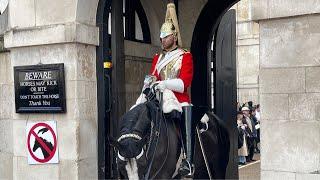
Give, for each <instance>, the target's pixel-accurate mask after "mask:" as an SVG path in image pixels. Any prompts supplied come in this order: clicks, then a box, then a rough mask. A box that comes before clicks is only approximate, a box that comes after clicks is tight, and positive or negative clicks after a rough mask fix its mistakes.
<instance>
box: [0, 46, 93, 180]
mask: <svg viewBox="0 0 320 180" xmlns="http://www.w3.org/2000/svg"><path fill="white" fill-rule="evenodd" d="M88 54H90V55H88ZM95 61H96V59H95V47H94V46H86V45H81V44H61V45H47V46H32V47H23V48H14V49H11V52H10V61H8V60H7V61H3V62H2V63H4V62H7V64H5V65H6V66H7V67H8V68H5V69H4V68H1V71H6V72H2V73H3V74H1V83H3V82H4V84H1V91H0V92H1V97H2V99H1V110H2V112H1V119H3V120H1V122H2V124H1V125H0V127H1V130H2V129H4V130H5V131H4V132H5V134H4V135H2V136H1V139H4V141H1V142H4V143H7V145H8V146H5V145H3V146H0V147H5V148H12V151H11V153H12V157H11V158H10V154H8V155H7V156H2V157H1V161H2V159H3V158H4V159H7V158H9V159H11V160H13V164H14V166H13V167H12V165H11V167H12V169H11V170H10V166H8V167H6V168H0V169H1V170H4V171H7V173H10V172H12V173H11V176H12V174H13V178H14V179H25V178H26V179H34V178H35V179H37V177H38V176H39V175H41V177H42V178H47V179H58V178H62V179H63V178H67V179H70V178H74V179H81V178H85V179H86V178H96V176H97V173H93V172H97V153H96V150H97V144H96V138H97V118H96V116H97V112H96V101H97V96H96V73H95ZM40 62H41V63H43V64H51V63H64V66H65V81H66V82H65V86H66V104H67V112H66V113H64V114H48V113H46V114H17V113H15V104H14V87H13V81H12V79H13V71H12V69H13V67H14V66H24V65H36V64H38V63H40ZM8 63H9V64H8ZM1 65H3V64H1ZM1 67H2V66H1ZM5 80H6V81H7V82H6V81H5ZM47 120H54V121H56V122H57V133H58V150H59V151H58V153H59V164H50V165H49V164H48V165H28V162H27V148H26V147H27V146H26V134H25V133H26V131H25V128H26V124H27V123H28V122H36V121H47ZM8 127H9V128H10V127H11V131H10V129H7V128H8ZM1 132H3V131H1ZM10 133H11V135H10V136H9V134H10ZM4 152H6V151H4ZM9 152H10V151H9ZM0 174H1V175H2V173H0Z"/></svg>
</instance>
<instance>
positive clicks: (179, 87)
mask: <svg viewBox="0 0 320 180" xmlns="http://www.w3.org/2000/svg"><path fill="white" fill-rule="evenodd" d="M164 83H165V85H166V88H167V89H170V90H171V91H175V92H179V93H183V92H184V83H183V81H182V80H181V79H168V80H165V81H164Z"/></svg>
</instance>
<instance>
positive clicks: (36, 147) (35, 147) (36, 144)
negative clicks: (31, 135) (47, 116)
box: [32, 139, 40, 152]
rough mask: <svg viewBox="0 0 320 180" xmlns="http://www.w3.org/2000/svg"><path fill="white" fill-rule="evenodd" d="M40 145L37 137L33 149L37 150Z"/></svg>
mask: <svg viewBox="0 0 320 180" xmlns="http://www.w3.org/2000/svg"><path fill="white" fill-rule="evenodd" d="M39 147H40V143H39V142H38V140H37V139H35V141H34V145H33V148H32V151H33V152H35V151H36V150H37V149H38V148H39Z"/></svg>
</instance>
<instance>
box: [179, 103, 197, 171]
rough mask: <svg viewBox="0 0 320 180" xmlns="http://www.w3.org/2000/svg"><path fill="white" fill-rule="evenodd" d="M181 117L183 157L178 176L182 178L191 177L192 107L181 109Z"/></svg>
mask: <svg viewBox="0 0 320 180" xmlns="http://www.w3.org/2000/svg"><path fill="white" fill-rule="evenodd" d="M182 110H183V116H182V117H181V123H180V128H181V134H182V141H183V142H182V143H183V148H184V157H183V159H182V162H181V165H180V168H179V174H180V175H181V176H182V177H193V173H194V165H193V152H194V135H195V133H194V132H195V127H194V124H195V123H193V121H192V106H184V107H182Z"/></svg>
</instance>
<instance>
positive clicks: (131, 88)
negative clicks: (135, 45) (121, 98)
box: [125, 56, 152, 111]
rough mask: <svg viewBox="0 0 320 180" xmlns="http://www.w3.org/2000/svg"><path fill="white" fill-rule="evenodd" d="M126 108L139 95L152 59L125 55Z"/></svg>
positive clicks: (127, 108) (133, 102)
mask: <svg viewBox="0 0 320 180" xmlns="http://www.w3.org/2000/svg"><path fill="white" fill-rule="evenodd" d="M125 58H126V62H125V64H126V74H125V80H126V110H127V111H128V110H129V109H130V107H131V106H132V105H134V104H135V103H136V100H137V98H138V97H139V95H140V93H141V90H142V87H143V80H144V77H145V75H147V74H149V71H150V68H151V62H152V59H149V58H143V57H136V56H126V57H125Z"/></svg>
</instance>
